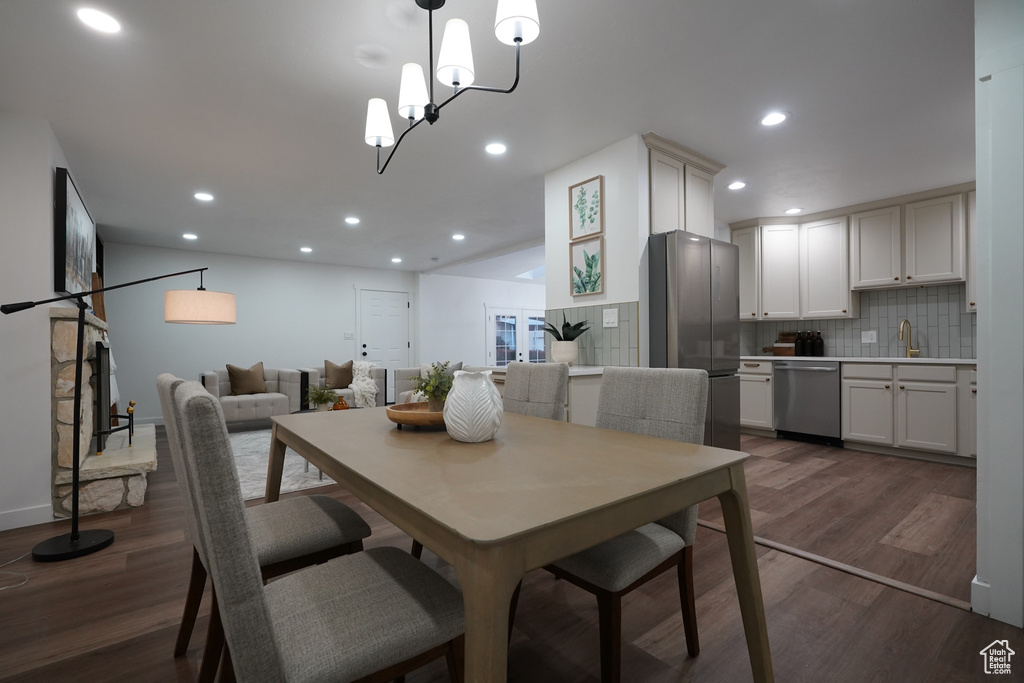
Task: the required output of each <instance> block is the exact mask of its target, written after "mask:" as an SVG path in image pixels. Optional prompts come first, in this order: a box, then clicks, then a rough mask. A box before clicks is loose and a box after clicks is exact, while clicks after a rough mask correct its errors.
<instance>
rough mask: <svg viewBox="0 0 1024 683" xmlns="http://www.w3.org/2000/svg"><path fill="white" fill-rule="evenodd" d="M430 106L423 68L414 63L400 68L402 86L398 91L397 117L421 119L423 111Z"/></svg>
mask: <svg viewBox="0 0 1024 683" xmlns="http://www.w3.org/2000/svg"><path fill="white" fill-rule="evenodd" d="M428 104H430V96H429V95H427V82H426V81H425V80H424V79H423V67H422V66H420V65H419V64H416V63H415V62H409V63H408V64H405V65H404V66H402V84H401V86H400V87H399V90H398V115H399V116H401V117H402V118H404V119H413V120H416V119H422V118H423V109H424V107H426V106H427V105H428Z"/></svg>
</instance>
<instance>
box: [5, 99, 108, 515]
mask: <svg viewBox="0 0 1024 683" xmlns="http://www.w3.org/2000/svg"><path fill="white" fill-rule="evenodd" d="M56 166H64V167H66V166H67V161H66V160H65V159H64V154H63V153H62V152H61V150H60V146H59V145H58V144H57V139H56V138H55V137H54V135H53V131H52V130H51V129H50V125H49V124H48V123H47V122H46V121H43V120H41V119H31V118H25V117H21V116H15V115H12V114H7V113H0V241H2V243H3V244H4V248H3V250H2V252H0V298H2V299H3V301H2V303H12V302H16V301H38V300H40V299H47V298H50V297H53V296H55V294H54V292H53V190H54V168H55V167H56ZM79 190H80V191H82V188H81V187H80V188H79ZM83 198H84V200H85V203H86V206H88V204H89V197H88V195H85V196H84V197H83ZM54 305H60V304H54ZM49 346H50V318H49V305H48V306H40V307H37V308H34V309H29V310H26V311H22V312H20V313H12V314H11V315H4V316H0V349H2V353H0V386H2V387H3V391H0V439H2V443H3V448H0V530H3V529H13V528H15V527H21V526H28V525H31V524H39V523H41V522H47V521H50V520H51V519H52V518H53V508H52V507H51V503H50V460H51V455H50V437H51V434H50V430H51V422H50V391H49V388H50V358H49Z"/></svg>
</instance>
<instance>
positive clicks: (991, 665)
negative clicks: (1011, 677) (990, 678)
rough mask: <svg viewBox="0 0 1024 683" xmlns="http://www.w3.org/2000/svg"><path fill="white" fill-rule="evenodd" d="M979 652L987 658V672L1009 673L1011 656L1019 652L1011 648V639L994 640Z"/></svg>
mask: <svg viewBox="0 0 1024 683" xmlns="http://www.w3.org/2000/svg"><path fill="white" fill-rule="evenodd" d="M979 654H981V656H982V657H984V658H985V673H987V674H1008V673H1010V657H1013V656H1014V655H1015V654H1017V653H1016V652H1014V651H1013V650H1011V649H1010V641H1008V640H994V641H992V643H991V644H989V645H988V646H987V647H985V649H983V650H982V651H981V652H980V653H979Z"/></svg>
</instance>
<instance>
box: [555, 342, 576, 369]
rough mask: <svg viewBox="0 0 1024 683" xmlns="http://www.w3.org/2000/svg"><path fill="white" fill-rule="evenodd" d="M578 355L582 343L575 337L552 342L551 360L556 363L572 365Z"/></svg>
mask: <svg viewBox="0 0 1024 683" xmlns="http://www.w3.org/2000/svg"><path fill="white" fill-rule="evenodd" d="M578 355H580V343H579V342H578V341H576V340H575V339H573V340H572V341H553V342H551V360H553V361H554V362H556V363H568V364H569V365H572V364H573V361H575V360H576V357H577V356H578Z"/></svg>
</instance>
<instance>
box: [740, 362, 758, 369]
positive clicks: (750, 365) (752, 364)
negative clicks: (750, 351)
mask: <svg viewBox="0 0 1024 683" xmlns="http://www.w3.org/2000/svg"><path fill="white" fill-rule="evenodd" d="M743 367H745V368H759V367H761V364H760V363H744V364H743Z"/></svg>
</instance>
